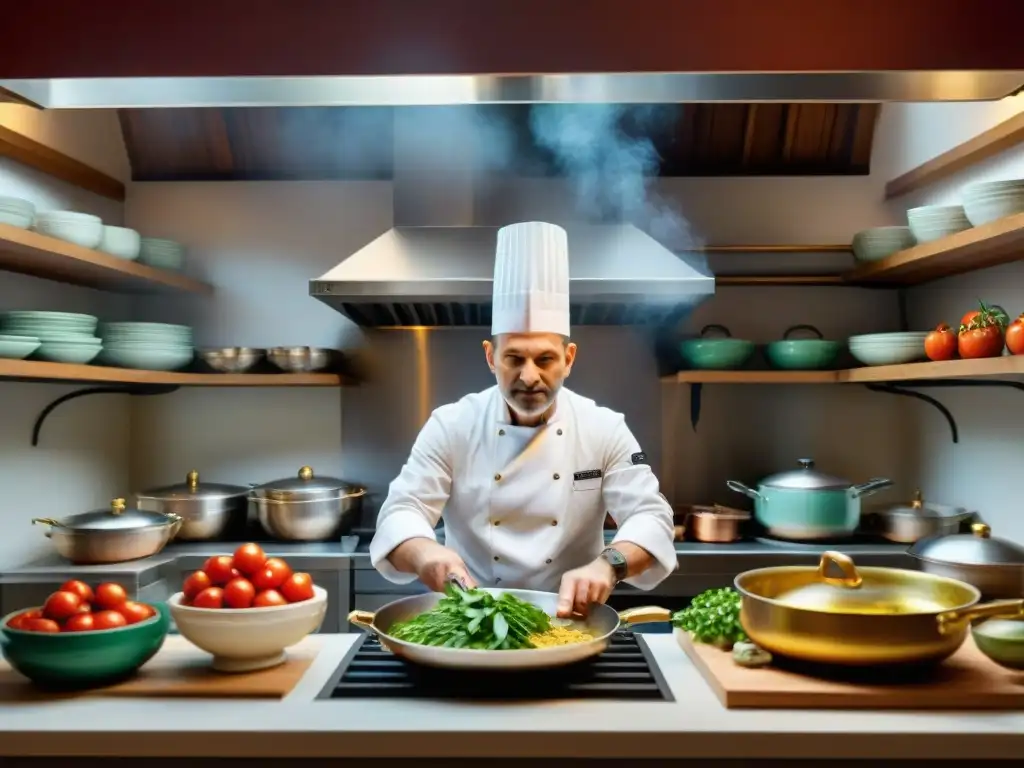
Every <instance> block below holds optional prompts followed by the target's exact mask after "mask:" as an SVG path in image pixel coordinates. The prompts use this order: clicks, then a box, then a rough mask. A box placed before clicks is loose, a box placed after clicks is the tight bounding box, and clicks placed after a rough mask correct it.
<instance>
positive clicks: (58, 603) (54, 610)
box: [43, 592, 82, 621]
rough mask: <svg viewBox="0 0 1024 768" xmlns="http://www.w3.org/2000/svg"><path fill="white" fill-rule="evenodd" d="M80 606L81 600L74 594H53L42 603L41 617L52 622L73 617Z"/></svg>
mask: <svg viewBox="0 0 1024 768" xmlns="http://www.w3.org/2000/svg"><path fill="white" fill-rule="evenodd" d="M81 606H82V598H80V597H79V596H78V595H76V594H75V593H74V592H54V593H53V594H52V595H50V596H49V597H48V598H46V602H45V603H43V615H44V616H46V618H48V619H53V620H54V621H64V619H66V618H68V616H74V615H75V614H76V613H78V609H79V608H81Z"/></svg>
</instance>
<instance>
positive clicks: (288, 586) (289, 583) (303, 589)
mask: <svg viewBox="0 0 1024 768" xmlns="http://www.w3.org/2000/svg"><path fill="white" fill-rule="evenodd" d="M281 594H282V595H284V599H285V600H287V601H288V602H289V603H301V602H302V601H303V600H310V599H312V597H313V579H312V577H311V576H310V575H309V574H308V573H293V574H292V575H291V576H289V577H288V578H287V579H286V580H285V582H284V584H282V585H281Z"/></svg>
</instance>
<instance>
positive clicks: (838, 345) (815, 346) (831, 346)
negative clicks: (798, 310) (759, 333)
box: [764, 325, 843, 371]
mask: <svg viewBox="0 0 1024 768" xmlns="http://www.w3.org/2000/svg"><path fill="white" fill-rule="evenodd" d="M797 331H810V332H811V333H813V334H815V335H816V336H817V337H818V338H816V339H791V338H789V337H790V335H791V334H793V333H796V332H797ZM842 348H843V343H842V342H841V341H828V340H826V339H825V337H824V336H823V335H822V333H821V331H819V330H818V329H817V328H815V327H814V326H813V325H794V326H793V327H792V328H787V329H786V332H785V333H784V334H783V335H782V339H781V340H780V341H773V342H771V343H770V344H768V345H767V346H766V347H765V349H764V356H765V357H766V358H768V362H769V364H770V365H771V366H772V368H778V369H780V370H783V371H820V370H825V369H827V368H831V367H832V366H833V365H835V362H836V358H837V357H838V356H839V352H840V350H841V349H842Z"/></svg>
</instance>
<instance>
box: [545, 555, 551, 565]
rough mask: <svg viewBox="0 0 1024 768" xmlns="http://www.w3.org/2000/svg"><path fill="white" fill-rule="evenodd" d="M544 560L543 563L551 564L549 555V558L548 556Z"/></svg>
mask: <svg viewBox="0 0 1024 768" xmlns="http://www.w3.org/2000/svg"><path fill="white" fill-rule="evenodd" d="M544 562H545V563H547V564H548V565H551V558H550V557H549V558H548V559H547V560H545V561H544Z"/></svg>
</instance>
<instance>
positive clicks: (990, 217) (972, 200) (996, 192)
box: [963, 179, 1024, 227]
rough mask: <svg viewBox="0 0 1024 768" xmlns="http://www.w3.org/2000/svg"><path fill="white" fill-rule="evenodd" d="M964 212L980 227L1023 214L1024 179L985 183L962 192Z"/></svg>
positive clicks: (973, 185) (972, 222)
mask: <svg viewBox="0 0 1024 768" xmlns="http://www.w3.org/2000/svg"><path fill="white" fill-rule="evenodd" d="M963 200H964V212H965V213H966V214H967V218H968V219H969V220H970V222H971V224H973V225H974V226H976V227H980V226H981V225H982V224H987V223H988V222H990V221H995V220H996V219H1001V218H1003V217H1004V216H1013V215H1014V214H1015V213H1024V179H1009V180H1007V181H985V182H982V183H980V184H972V185H971V186H969V187H967V189H966V190H964V195H963Z"/></svg>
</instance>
